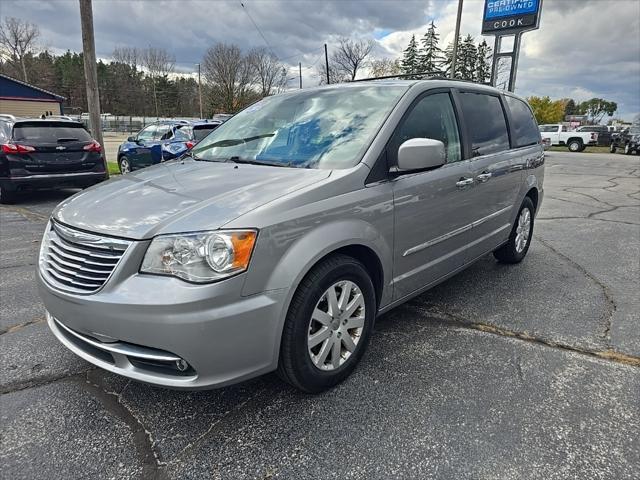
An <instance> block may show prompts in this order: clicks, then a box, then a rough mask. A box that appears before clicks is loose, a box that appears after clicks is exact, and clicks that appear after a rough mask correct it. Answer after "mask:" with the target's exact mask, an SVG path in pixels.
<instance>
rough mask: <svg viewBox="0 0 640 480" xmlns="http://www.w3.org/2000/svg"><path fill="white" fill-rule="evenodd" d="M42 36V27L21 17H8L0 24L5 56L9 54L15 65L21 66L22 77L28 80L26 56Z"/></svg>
mask: <svg viewBox="0 0 640 480" xmlns="http://www.w3.org/2000/svg"><path fill="white" fill-rule="evenodd" d="M39 36H40V29H39V28H38V26H37V25H35V24H33V23H28V22H23V21H22V20H20V19H19V18H14V17H6V18H5V19H4V23H2V24H0V49H1V53H2V54H3V56H5V55H6V56H7V57H8V59H9V61H10V62H11V63H13V64H14V66H16V67H18V66H20V67H21V69H22V77H23V80H24V81H25V82H26V81H28V79H27V67H26V64H25V57H26V56H27V54H29V53H31V52H32V51H33V50H34V48H35V43H36V40H37V39H38V37H39Z"/></svg>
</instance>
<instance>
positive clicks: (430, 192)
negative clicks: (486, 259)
mask: <svg viewBox="0 0 640 480" xmlns="http://www.w3.org/2000/svg"><path fill="white" fill-rule="evenodd" d="M410 138H431V139H435V140H440V141H442V142H443V143H444V144H445V147H446V152H447V163H446V164H445V165H443V166H442V167H439V168H436V169H434V170H430V171H425V172H419V173H409V174H404V175H402V174H401V175H398V176H397V177H396V178H395V179H394V180H393V197H394V212H395V224H394V271H393V276H394V297H395V299H400V298H403V297H405V296H407V295H409V294H411V293H412V292H415V291H416V290H419V289H421V288H423V287H425V286H427V285H430V284H432V283H434V282H436V281H437V280H438V279H440V278H441V277H443V276H445V275H447V274H448V273H450V272H451V271H453V270H456V269H458V268H460V267H461V266H462V265H463V264H464V258H465V255H464V254H465V248H466V245H467V244H468V243H469V242H470V240H471V236H470V235H471V234H470V226H471V223H472V221H473V220H472V218H473V210H474V206H473V204H472V190H473V188H472V187H473V185H472V182H473V178H472V176H471V171H470V170H469V162H467V161H464V160H463V159H462V148H461V142H460V133H459V128H458V124H457V120H456V115H455V113H454V109H453V104H452V100H451V95H450V92H448V91H438V92H435V93H428V94H427V95H425V96H423V97H421V98H419V99H418V100H417V101H416V102H414V104H413V106H412V107H411V109H410V111H409V112H408V113H407V114H406V115H405V117H404V118H403V120H402V121H401V123H400V125H399V126H398V128H397V130H396V132H395V133H394V136H393V137H392V139H391V140H390V142H389V146H388V150H387V155H388V158H389V163H390V165H397V154H398V148H399V147H400V145H401V144H402V143H403V142H404V141H406V140H408V139H410Z"/></svg>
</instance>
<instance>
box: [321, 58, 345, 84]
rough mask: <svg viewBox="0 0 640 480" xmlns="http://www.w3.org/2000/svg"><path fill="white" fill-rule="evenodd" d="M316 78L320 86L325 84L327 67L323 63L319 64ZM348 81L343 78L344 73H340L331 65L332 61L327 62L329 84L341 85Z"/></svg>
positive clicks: (335, 66)
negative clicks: (317, 77) (318, 78)
mask: <svg viewBox="0 0 640 480" xmlns="http://www.w3.org/2000/svg"><path fill="white" fill-rule="evenodd" d="M317 74H318V76H319V77H320V85H324V84H326V83H327V67H326V65H325V63H324V61H323V62H322V63H321V64H320V66H319V67H318V71H317ZM347 81H349V77H347V76H345V74H344V72H342V71H341V70H340V69H339V68H338V66H337V65H335V64H334V63H333V60H330V61H329V82H330V83H332V84H333V83H342V82H347Z"/></svg>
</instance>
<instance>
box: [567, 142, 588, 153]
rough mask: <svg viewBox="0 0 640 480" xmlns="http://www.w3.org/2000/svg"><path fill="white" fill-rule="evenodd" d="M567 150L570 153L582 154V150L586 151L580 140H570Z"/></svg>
mask: <svg viewBox="0 0 640 480" xmlns="http://www.w3.org/2000/svg"><path fill="white" fill-rule="evenodd" d="M567 148H568V149H569V151H570V152H581V151H582V150H584V148H582V142H581V141H580V140H570V141H569V143H567Z"/></svg>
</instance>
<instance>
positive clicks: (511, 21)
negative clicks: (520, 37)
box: [482, 0, 541, 33]
mask: <svg viewBox="0 0 640 480" xmlns="http://www.w3.org/2000/svg"><path fill="white" fill-rule="evenodd" d="M540 3H541V0H486V1H485V5H484V17H483V22H482V33H492V32H496V33H497V32H500V33H504V32H517V31H520V30H533V29H535V28H537V27H538V13H539V12H540Z"/></svg>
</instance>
